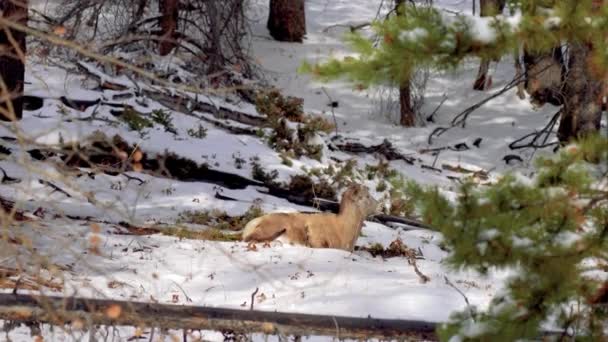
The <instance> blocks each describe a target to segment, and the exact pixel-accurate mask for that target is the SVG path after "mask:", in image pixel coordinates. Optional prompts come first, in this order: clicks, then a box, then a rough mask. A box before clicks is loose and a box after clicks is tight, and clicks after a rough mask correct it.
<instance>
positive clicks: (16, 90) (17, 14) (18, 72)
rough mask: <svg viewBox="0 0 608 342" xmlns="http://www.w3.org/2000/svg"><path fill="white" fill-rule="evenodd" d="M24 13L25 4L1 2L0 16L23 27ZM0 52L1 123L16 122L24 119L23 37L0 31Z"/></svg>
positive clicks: (10, 30) (25, 16)
mask: <svg viewBox="0 0 608 342" xmlns="http://www.w3.org/2000/svg"><path fill="white" fill-rule="evenodd" d="M27 9H28V4H27V0H19V1H17V0H0V15H2V17H3V18H5V19H10V20H12V21H14V22H18V23H20V24H22V25H27ZM11 41H13V42H11ZM14 43H16V44H14ZM0 51H4V52H3V53H1V54H0V78H1V81H2V83H3V84H1V83H0V85H1V87H0V120H2V121H11V120H19V119H21V117H22V116H23V83H24V78H25V52H26V46H25V33H23V32H20V31H17V30H12V29H8V28H6V27H0ZM5 87H6V88H5ZM7 91H8V93H7Z"/></svg>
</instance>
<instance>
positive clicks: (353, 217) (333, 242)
mask: <svg viewBox="0 0 608 342" xmlns="http://www.w3.org/2000/svg"><path fill="white" fill-rule="evenodd" d="M377 206H378V202H377V201H376V200H375V199H373V198H372V197H371V196H370V194H369V191H368V190H367V188H365V187H363V186H360V185H356V184H355V185H351V186H350V187H349V188H348V189H347V190H346V191H345V192H344V195H343V196H342V201H341V202H340V212H339V214H337V215H336V214H325V213H319V214H304V213H275V214H268V215H264V216H260V217H258V218H256V219H253V220H251V221H250V222H249V223H247V225H246V226H245V228H244V230H243V240H244V241H258V242H262V241H271V240H274V239H276V238H278V237H281V238H284V239H286V240H287V241H289V242H291V243H294V244H300V245H305V246H309V247H314V248H338V249H343V250H347V251H352V250H353V248H354V246H355V241H356V240H357V237H359V233H360V232H361V228H362V227H363V220H365V218H366V217H367V216H368V215H370V214H373V213H374V212H375V211H376V207H377Z"/></svg>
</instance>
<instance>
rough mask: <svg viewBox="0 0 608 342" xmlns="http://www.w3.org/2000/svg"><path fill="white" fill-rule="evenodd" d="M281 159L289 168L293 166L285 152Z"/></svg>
mask: <svg viewBox="0 0 608 342" xmlns="http://www.w3.org/2000/svg"><path fill="white" fill-rule="evenodd" d="M279 157H280V158H281V163H282V164H283V165H285V166H289V167H292V166H293V162H292V161H291V159H290V156H289V155H288V154H287V153H285V152H283V153H281V154H279Z"/></svg>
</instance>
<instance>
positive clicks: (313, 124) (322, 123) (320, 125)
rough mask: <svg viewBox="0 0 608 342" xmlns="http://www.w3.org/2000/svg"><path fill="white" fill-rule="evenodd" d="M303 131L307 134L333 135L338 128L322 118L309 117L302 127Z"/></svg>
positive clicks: (317, 116) (316, 116)
mask: <svg viewBox="0 0 608 342" xmlns="http://www.w3.org/2000/svg"><path fill="white" fill-rule="evenodd" d="M301 129H302V130H303V131H304V133H306V134H310V133H317V132H323V133H331V132H333V131H334V130H335V129H336V126H335V125H334V124H333V123H332V122H330V121H329V120H327V119H325V118H324V117H322V116H319V115H309V116H307V117H306V119H305V120H304V124H303V125H302V128H301Z"/></svg>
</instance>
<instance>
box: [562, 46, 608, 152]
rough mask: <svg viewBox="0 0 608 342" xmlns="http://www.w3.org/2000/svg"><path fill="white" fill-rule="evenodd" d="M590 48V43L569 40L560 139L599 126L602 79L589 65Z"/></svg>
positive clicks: (571, 137)
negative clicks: (570, 41)
mask: <svg viewBox="0 0 608 342" xmlns="http://www.w3.org/2000/svg"><path fill="white" fill-rule="evenodd" d="M591 49H592V48H591V46H590V45H589V44H585V43H570V48H569V55H568V56H569V63H568V66H569V69H568V73H567V76H566V81H565V84H564V104H563V107H562V109H561V112H562V114H561V121H560V125H559V130H558V133H557V135H558V138H559V140H560V141H561V142H562V143H566V142H568V141H570V140H572V139H576V138H580V137H583V136H585V135H588V134H590V133H595V132H597V131H598V130H599V128H600V121H601V118H602V104H601V101H600V100H601V95H602V88H603V87H602V86H603V82H602V79H600V78H598V77H596V75H594V73H593V71H592V70H591V68H592V66H591V65H589V62H588V61H589V55H590V53H591Z"/></svg>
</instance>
